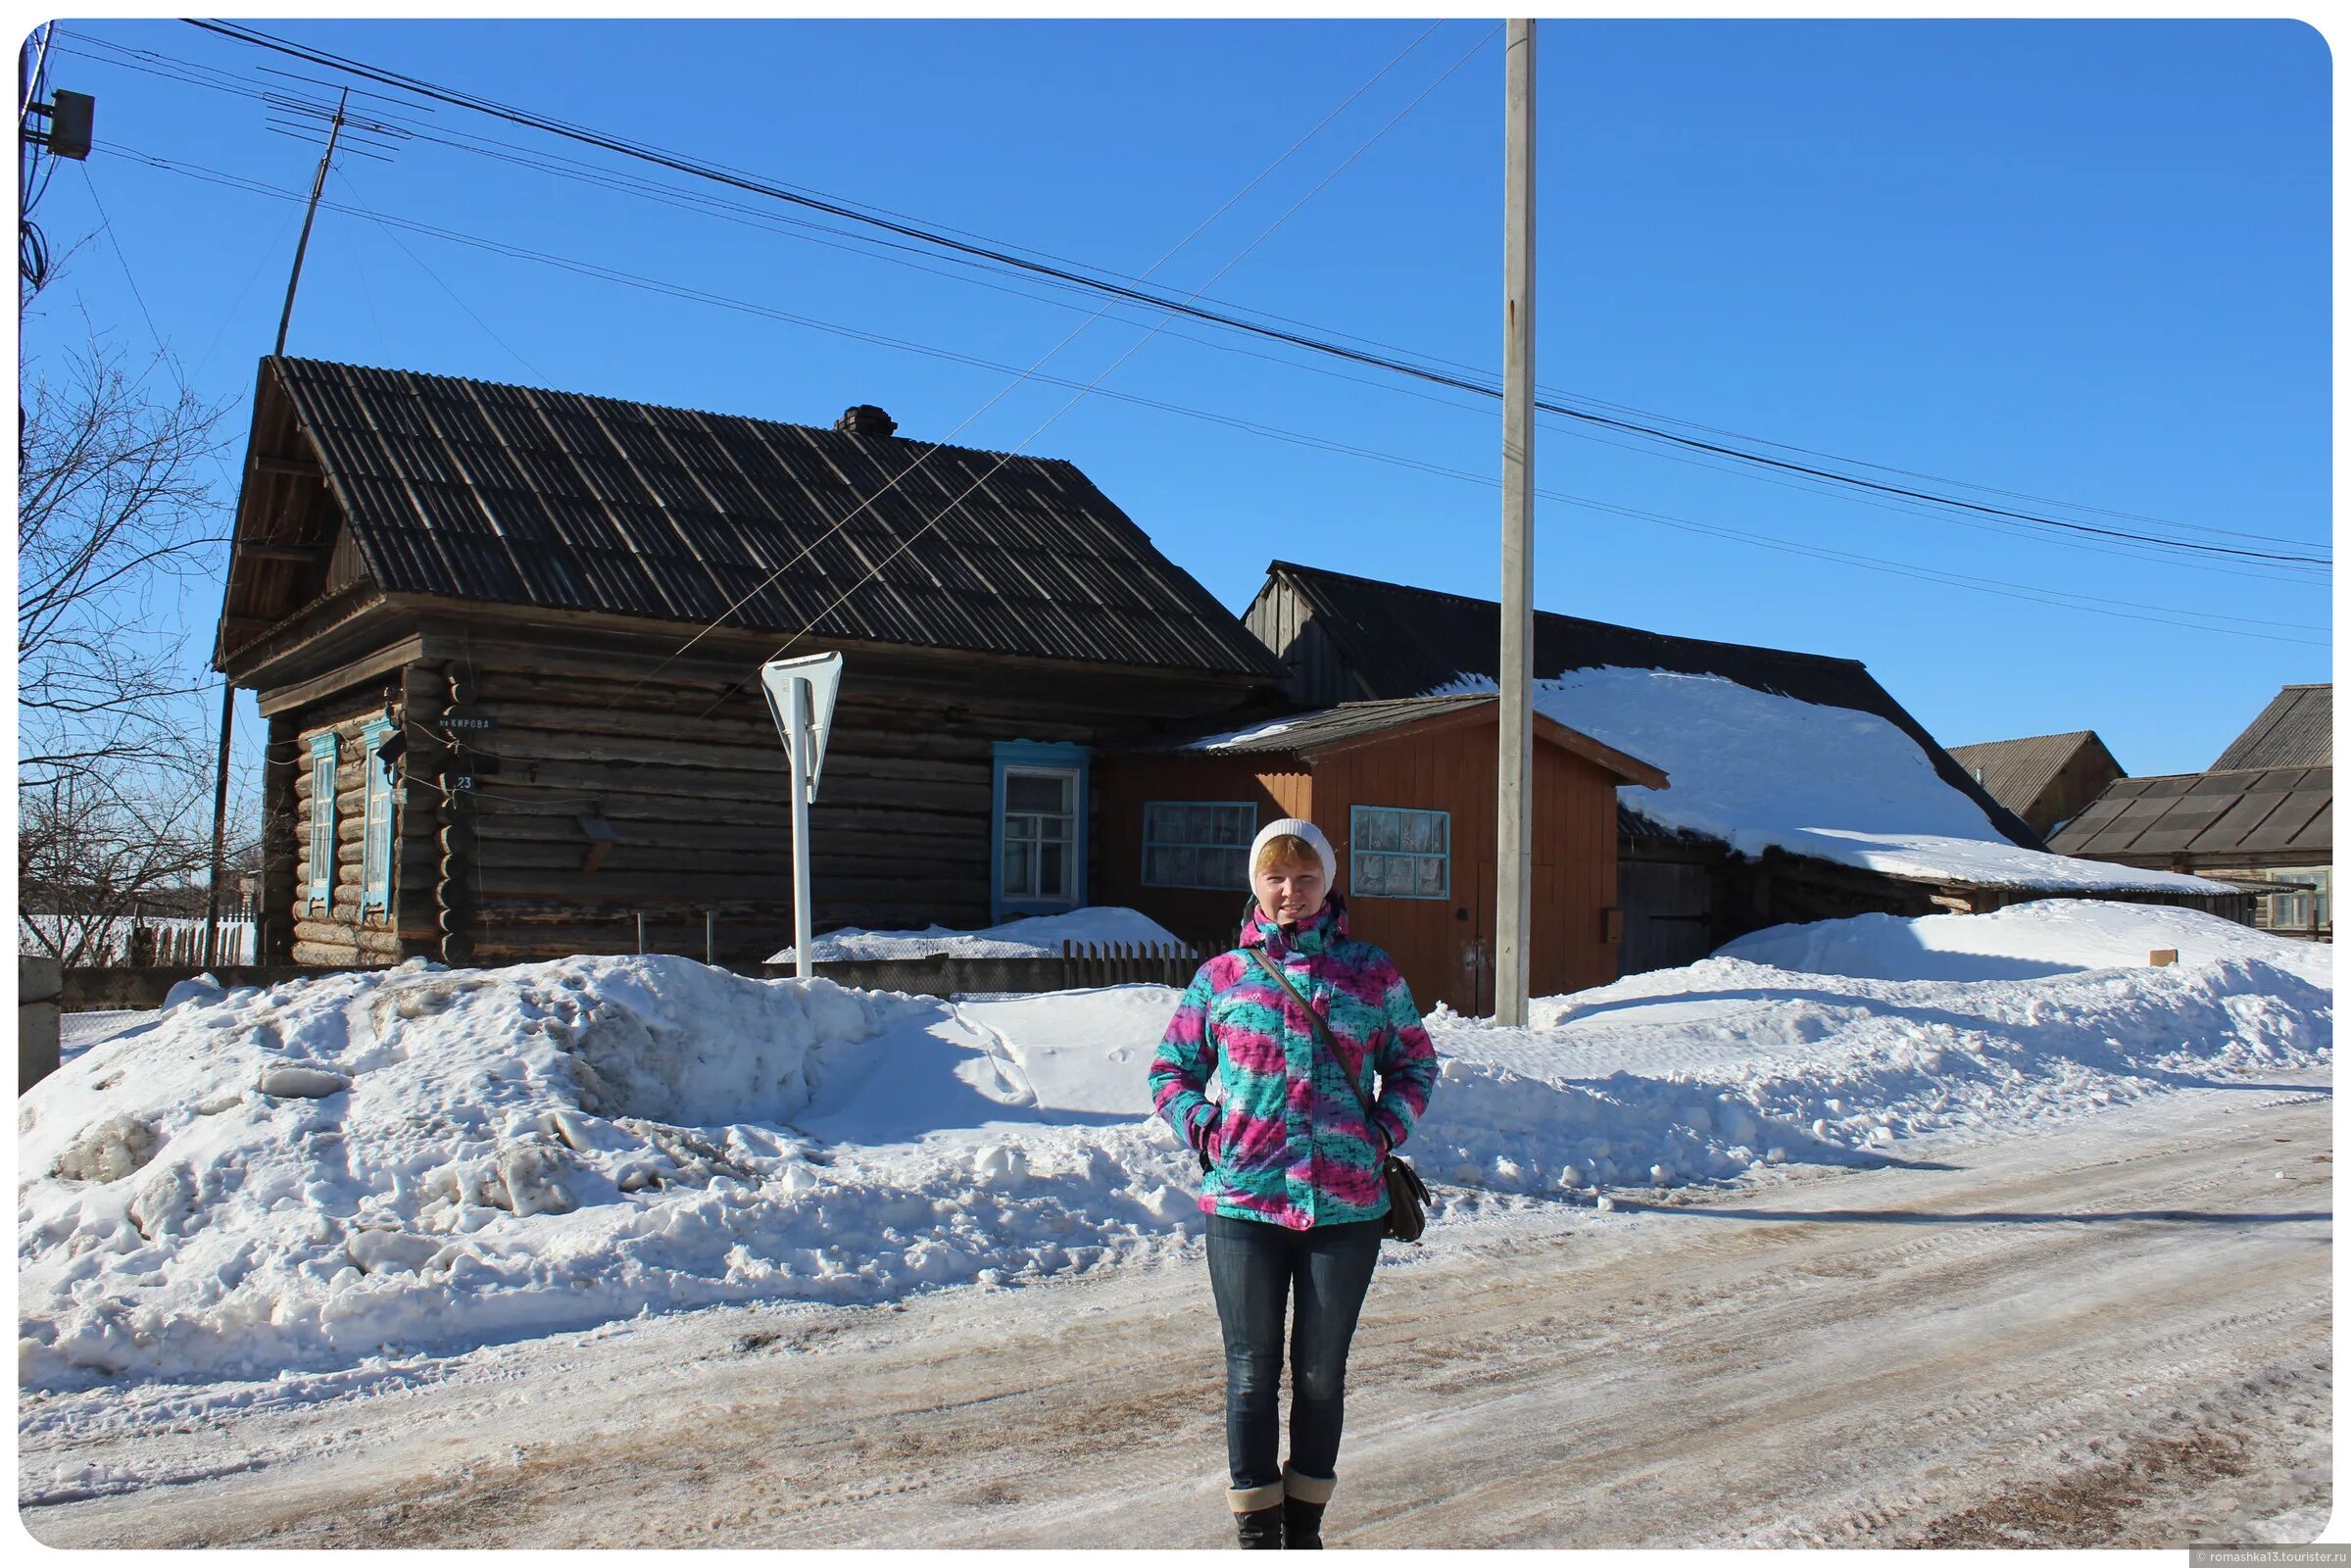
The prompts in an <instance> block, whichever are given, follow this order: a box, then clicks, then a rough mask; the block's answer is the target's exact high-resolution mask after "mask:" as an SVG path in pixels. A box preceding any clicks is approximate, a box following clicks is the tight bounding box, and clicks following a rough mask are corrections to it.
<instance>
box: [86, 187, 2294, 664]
mask: <svg viewBox="0 0 2351 1568" xmlns="http://www.w3.org/2000/svg"><path fill="white" fill-rule="evenodd" d="M111 150H114V151H120V152H123V153H125V154H127V155H128V156H132V157H135V158H138V159H140V160H141V161H143V162H149V163H151V164H154V165H155V167H158V168H160V169H163V170H165V171H166V172H181V173H187V172H189V171H187V170H185V169H182V168H180V167H178V166H174V165H171V164H170V163H168V162H166V161H162V160H156V159H154V158H152V156H151V155H147V154H144V153H139V152H136V151H135V150H133V149H125V148H120V147H117V148H114V149H111ZM213 173H218V172H213ZM192 177H207V176H206V175H201V174H198V175H192ZM215 182H219V183H228V184H230V185H231V186H232V187H234V188H245V189H249V190H251V191H252V192H253V193H254V194H261V195H270V196H276V197H280V198H282V199H286V200H301V199H303V197H302V195H301V194H300V193H296V192H289V191H282V190H277V189H275V188H273V187H269V186H262V185H255V184H252V183H250V182H246V181H244V180H242V179H241V177H239V176H232V175H220V179H219V180H217V181H215ZM334 205H337V206H338V207H340V205H341V204H334ZM348 210H351V211H354V212H356V213H357V215H358V216H362V217H366V218H368V219H370V220H373V221H379V222H384V223H387V224H395V225H399V226H404V227H409V228H411V229H413V230H416V231H418V232H426V233H431V234H434V235H435V236H436V237H441V238H445V239H451V240H453V241H455V242H458V243H472V244H479V245H481V246H482V247H483V248H486V249H491V250H493V251H499V252H502V253H511V252H512V251H513V250H514V248H513V247H508V246H506V245H505V244H504V243H503V242H498V241H482V240H477V239H475V238H474V237H472V236H464V235H458V234H456V233H454V232H453V231H446V230H439V229H436V228H433V227H432V226H431V225H425V224H417V223H414V222H411V221H408V220H403V219H397V218H387V217H385V216H384V215H379V214H376V213H373V212H371V211H368V210H367V209H366V208H364V207H363V208H353V209H348ZM546 259H547V260H550V261H554V262H556V263H557V264H558V265H569V264H568V263H567V262H565V261H564V259H561V258H546ZM579 266H580V267H581V268H587V269H593V268H594V264H579ZM595 270H597V271H599V272H604V271H607V270H603V269H595ZM615 280H620V281H627V282H630V283H631V284H632V285H633V286H642V287H648V288H651V289H653V290H654V291H656V292H660V293H664V294H674V295H680V296H681V297H690V298H693V299H695V300H697V301H698V302H700V303H708V304H713V305H718V306H721V307H722V308H727V309H733V310H739V311H743V312H745V313H748V314H753V315H758V316H762V317H767V318H771V319H780V320H784V321H787V322H788V323H790V324H794V325H801V326H806V327H808V328H810V329H812V330H818V331H825V332H831V333H837V334H839V335H843V336H847V337H851V338H853V339H856V340H858V341H863V342H869V343H873V344H876V345H877V346H883V347H889V348H893V349H897V350H900V351H903V352H907V353H914V354H921V355H925V356H927V357H931V358H936V359H942V360H946V361H949V362H951V363H955V364H961V365H965V366H969V367H972V368H980V369H986V370H990V371H993V372H998V373H1006V374H1016V373H1019V368H1018V367H1014V366H1009V365H1005V364H1004V363H1002V362H998V361H992V360H987V359H983V358H980V357H978V356H974V355H969V354H964V353H961V352H958V351H955V350H952V349H943V348H937V347H933V346H930V345H924V344H919V343H914V342H910V341H908V340H905V339H897V338H887V337H883V336H881V335H880V334H876V333H870V332H866V331H863V330H861V329H858V328H854V327H846V326H841V325H839V324H837V323H831V322H824V321H820V320H817V319H813V318H808V317H802V316H798V315H795V314H793V313H789V312H784V311H779V310H776V309H775V308H773V307H767V306H760V305H757V304H754V303H752V302H748V301H736V300H728V299H726V298H725V297H723V296H716V295H710V294H707V293H704V292H701V291H694V290H688V289H684V288H683V287H682V286H672V285H668V284H663V283H661V282H660V281H659V280H653V279H634V278H621V277H615ZM1030 378H1031V379H1033V380H1036V381H1039V382H1041V383H1044V384H1048V385H1053V386H1057V387H1062V388H1069V389H1083V390H1087V391H1089V392H1090V394H1091V395H1092V396H1095V397H1101V398H1108V399H1112V400H1114V401H1118V402H1122V403H1126V404H1129V405H1132V406H1136V407H1141V408H1148V409H1152V410H1155V411H1159V412H1164V413H1170V414H1176V415H1181V416H1184V417H1191V418H1195V419H1200V420H1203V421H1206V422H1210V423H1214V424H1218V425H1221V426H1224V427H1226V428H1230V429H1235V430H1239V431H1242V432H1244V433H1248V434H1252V435H1256V436H1258V437H1261V438H1264V439H1270V440H1277V441H1281V442H1284V443H1286V444H1291V445H1298V446H1302V447H1306V448H1309V449H1313V450H1319V451H1323V452H1327V453H1330V454H1333V455H1336V456H1344V457H1352V458H1358V459H1365V460H1369V461H1372V462H1377V463H1382V464H1386V465H1388V466H1395V467H1399V468H1403V469H1407V470H1410V471H1415V472H1420V473H1424V474H1428V475H1432V476H1435V477H1441V478H1447V479H1453V480H1456V481H1462V482H1467V483H1472V484H1477V485H1481V486H1485V487H1488V488H1491V487H1493V486H1494V485H1495V484H1497V483H1498V481H1497V480H1495V479H1494V478H1493V477H1492V476H1491V475H1487V474H1481V473H1473V472H1470V471H1468V470H1465V469H1458V468H1452V467H1448V466H1445V465H1442V464H1437V463H1434V462H1430V461H1427V460H1424V459H1418V458H1413V457H1410V456H1407V455H1403V454H1398V453H1396V452H1393V451H1383V450H1377V449H1373V448H1369V447H1363V446H1357V445H1352V444H1349V443H1347V442H1342V441H1337V440H1334V439H1331V438H1328V437H1322V436H1316V435H1312V434H1309V433H1306V432H1301V431H1297V430H1291V429H1285V428H1283V427H1281V426H1277V425H1270V424H1267V423H1265V422H1264V421H1262V420H1258V419H1251V418H1245V417H1239V416H1234V415H1228V414H1222V413H1218V412H1215V411H1211V410H1206V409H1200V408H1196V407H1190V406H1187V405H1184V404H1179V403H1174V402H1170V401H1168V400H1165V399H1159V398H1152V397H1149V396H1146V395H1143V394H1139V393H1133V392H1124V391H1119V390H1116V389H1112V388H1108V387H1102V386H1100V385H1094V386H1092V387H1090V388H1086V387H1084V384H1082V383H1079V382H1077V381H1074V380H1071V379H1068V378H1065V377H1059V376H1053V375H1050V374H1047V373H1044V372H1042V371H1038V372H1034V373H1032V374H1031V377H1030ZM1537 494H1538V495H1539V496H1541V497H1543V499H1545V500H1551V501H1558V502H1562V503H1565V504H1569V505H1576V506H1584V507H1589V508H1592V509H1593V510H1599V511H1609V512H1614V513H1616V514H1617V515H1627V516H1633V517H1637V518H1639V519H1641V520H1646V521H1652V522H1656V523H1658V524H1659V525H1661V526H1677V525H1678V526H1682V527H1684V528H1686V529H1688V530H1691V531H1703V530H1705V529H1707V528H1710V527H1716V526H1717V525H1712V524H1703V523H1696V522H1692V521H1690V519H1687V518H1669V515H1667V514H1662V513H1655V512H1646V511H1642V510H1641V509H1636V508H1630V507H1626V506H1623V505H1622V504H1620V503H1614V502H1606V501H1601V500H1598V499H1595V498H1591V497H1583V496H1576V495H1571V494H1569V493H1567V492H1563V491H1557V490H1548V489H1542V488H1539V489H1538V491H1537ZM1722 533H1723V536H1725V537H1736V538H1739V540H1740V541H1741V542H1744V543H1748V544H1752V545H1756V546H1758V547H1759V548H1765V549H1773V550H1778V551H1781V552H1784V553H1790V554H1797V555H1807V554H1813V553H1814V552H1815V551H1817V550H1824V549H1830V548H1833V547H1822V546H1811V545H1806V544H1803V543H1801V542H1798V541H1794V540H1788V539H1785V538H1782V537H1779V536H1775V535H1766V534H1755V533H1742V532H1740V531H1739V530H1722ZM2075 548H2086V549H2096V548H2098V547H2095V546H2076V547H2075ZM804 555H805V552H804ZM1840 555H1841V557H1842V558H1844V559H1845V564H1855V565H1868V566H1872V567H1874V568H1879V569H1885V570H1888V571H1891V572H1893V573H1894V574H1896V575H1912V576H1916V575H1918V574H1920V573H1938V574H1940V578H1941V579H1942V580H1949V579H1954V578H1958V577H1960V576H1961V574H1956V573H1948V572H1944V571H1943V569H1942V568H1938V567H1930V566H1923V565H1919V564H1915V563H1903V562H1896V561H1890V560H1887V559H1886V558H1883V557H1868V556H1862V555H1860V554H1859V553H1856V552H1841V553H1840ZM794 559H795V560H798V559H800V558H798V557H796V558H794ZM2199 570H2200V571H2204V572H2214V573H2222V574H2226V575H2232V576H2240V577H2251V578H2253V579H2254V580H2257V581H2263V582H2271V583H2281V584H2282V583H2290V582H2291V581H2294V580H2307V579H2282V578H2278V577H2274V576H2270V575H2267V574H2264V573H2262V572H2259V571H2254V570H2244V569H2238V568H2233V567H2229V566H2222V565H2210V564H2207V565H2203V566H2200V567H2199ZM1971 584H1983V585H1986V589H1988V588H1991V587H1996V588H2004V589H2009V590H2013V591H2014V592H2011V593H2009V594H2006V595H2003V597H2018V596H2019V595H2033V594H2042V593H2051V592H2054V591H2053V590H2047V589H2045V588H2043V587H2040V586H2037V585H2033V584H2027V583H2016V582H2012V581H2009V580H2006V579H2000V578H1968V579H1966V580H1965V581H1951V582H1950V585H1952V586H1961V587H1967V586H1970V585H1971ZM2312 585H2313V586H2316V584H2315V583H2313V584H2312ZM1986 589H1977V590H1974V591H1986ZM2070 599H2071V600H2073V601H2078V602H2069V603H2068V604H2067V605H2066V607H2065V608H2071V609H2082V610H2090V611H2092V612H2093V613H2107V612H2104V611H2101V610H2098V609H2097V606H2099V605H2122V606H2126V607H2128V608H2131V609H2135V610H2142V611H2150V612H2156V613H2163V614H2167V615H2184V616H2204V617H2206V618H2208V619H2228V620H2234V621H2238V622H2241V623H2243V624H2247V625H2255V626H2271V627H2275V628H2278V629H2285V630H2313V631H2323V630H2326V629H2327V628H2326V627H2324V626H2316V625H2310V624H2307V623H2302V622H2292V621H2278V620H2265V619H2259V618H2256V617H2250V616H2226V615H2219V614H2216V613H2210V612H2204V611H2197V610H2192V609H2189V608H2187V607H2184V606H2168V605H2147V604H2141V603H2136V602H2133V601H2128V600H2117V599H2114V598H2112V597H2111V596H2103V595H2102V596H2096V597H2095V598H2094V600H2093V599H2092V597H2091V596H2070ZM2043 602H2051V601H2046V600H2044V601H2043ZM2125 618H2132V619H2142V618H2146V617H2143V616H2130V617H2125ZM2162 623H2163V624H2171V625H2177V626H2179V627H2180V628H2181V629H2184V630H2193V631H2214V632H2222V633H2224V634H2229V635H2245V634H2243V633H2231V632H2229V628H2226V627H2221V626H2212V625H2206V624H2203V623H2201V622H2200V621H2197V620H2167V621H2164V622H2162ZM2284 640H2287V641H2298V639H2284ZM646 678H647V679H651V678H652V677H651V676H648V677H646Z"/></svg>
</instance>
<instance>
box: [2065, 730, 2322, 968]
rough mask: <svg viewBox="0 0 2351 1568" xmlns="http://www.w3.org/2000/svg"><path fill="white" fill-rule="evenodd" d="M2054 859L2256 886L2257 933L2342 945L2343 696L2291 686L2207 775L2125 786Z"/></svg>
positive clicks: (2113, 788) (2069, 832)
mask: <svg viewBox="0 0 2351 1568" xmlns="http://www.w3.org/2000/svg"><path fill="white" fill-rule="evenodd" d="M2052 848H2055V849H2057V850H2059V851H2060V852H2062V853H2064V854H2067V855H2078V856H2083V857H2086V858H2091V859H2099V860H2111V861H2113V862H2115V863H2117V864H2120V865H2137V866H2161V867H2163V868H2165V869H2167V870H2175V871H2188V872H2193V873H2195V874H2196V875H2199V876H2206V877H2214V878H2219V879H2222V880H2227V881H2232V882H2239V883H2245V884H2250V885H2252V886H2254V887H2256V888H2258V887H2259V886H2260V885H2262V884H2264V883H2288V884H2298V885H2297V886H2293V887H2291V888H2289V889H2288V890H2286V891H2282V892H2278V893H2272V894H2267V895H2264V896H2262V897H2260V898H2259V899H2258V900H2257V901H2256V902H2255V907H2254V922H2255V923H2256V924H2258V925H2263V926H2267V927H2269V928H2271V929H2273V930H2276V931H2278V932H2279V933H2280V934H2283V935H2287V936H2302V937H2310V938H2314V939H2317V940H2323V941H2332V940H2333V936H2334V908H2333V883H2334V688H2333V687H2332V686H2331V685H2326V684H2320V685H2309V686H2287V687H2285V688H2283V689H2282V690H2280V691H2279V692H2278V695H2277V696H2276V697H2275V698H2273V699H2272V700H2271V702H2270V705H2269V707H2267V708H2265V709H2263V710H2262V711H2261V715H2260V716H2259V717H2258V718H2256V719H2254V720H2253V722H2252V723H2250V724H2248V725H2247V726H2245V731H2244V733H2243V734H2241V735H2239V736H2238V737H2237V738H2236V739H2235V740H2233V741H2231V742H2229V745H2228V746H2227V747H2226V748H2225V749H2224V750H2223V751H2222V753H2221V755H2220V756H2219V757H2218V758H2215V759H2214V760H2213V764H2212V766H2211V767H2210V768H2208V769H2206V770H2205V771H2204V772H2201V773H2173V774H2166V775H2164V776H2162V777H2158V778H2126V779H2118V780H2116V781H2115V782H2114V783H2112V784H2110V785H2108V786H2107V787H2106V790H2105V792H2104V793H2103V794H2101V795H2100V796H2099V797H2098V799H2097V800H2096V801H2094V802H2092V803H2091V804H2090V805H2089V806H2088V807H2086V808H2085V809H2083V810H2082V814H2081V815H2079V816H2077V817H2075V818H2074V820H2073V821H2071V822H2069V823H2067V824H2066V825H2065V827H2064V828H2062V829H2060V830H2059V832H2058V833H2057V835H2056V839H2055V842H2054V843H2053V845H2052Z"/></svg>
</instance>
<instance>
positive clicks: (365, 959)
mask: <svg viewBox="0 0 2351 1568" xmlns="http://www.w3.org/2000/svg"><path fill="white" fill-rule="evenodd" d="M389 695H390V694H389V693H387V692H386V691H385V690H383V689H382V688H381V686H380V685H378V686H376V687H373V688H371V689H370V690H369V692H368V693H367V696H365V697H362V696H361V695H359V694H357V693H354V694H352V695H350V696H347V697H344V698H342V699H340V700H339V701H329V702H326V703H321V704H318V705H317V706H315V707H313V708H311V709H309V710H305V711H300V712H298V713H292V714H279V715H277V716H276V717H274V718H272V719H271V721H270V740H271V742H272V743H273V745H274V744H276V743H278V742H279V741H280V738H281V736H283V735H285V734H287V733H289V732H290V735H291V740H292V763H293V777H292V779H291V780H289V781H287V785H286V786H285V788H286V789H287V791H288V792H289V793H290V794H291V796H292V801H293V811H292V827H293V843H292V845H291V846H290V851H291V853H290V854H288V853H287V849H286V848H285V847H279V848H276V849H275V851H274V854H275V857H276V858H277V860H278V862H279V863H280V864H282V863H284V862H285V861H288V860H290V861H291V863H292V867H293V875H292V878H291V880H290V881H282V880H281V881H277V882H275V883H274V884H273V883H272V878H271V870H270V864H269V861H270V858H271V852H269V851H266V852H265V855H264V870H263V886H264V892H265V898H266V899H267V898H271V897H274V898H278V899H282V900H283V901H284V902H282V903H271V904H268V905H266V907H267V909H268V910H269V914H266V915H265V917H264V924H265V930H267V927H268V923H269V919H270V917H271V916H273V915H275V913H276V912H277V911H278V910H281V909H282V910H287V911H290V915H291V920H290V925H291V935H292V943H291V946H290V952H291V956H292V958H293V960H294V961H295V962H296V963H308V964H333V965H338V966H341V967H345V968H359V967H366V966H368V965H373V964H389V963H397V962H399V961H400V960H401V959H403V958H405V957H408V956H410V951H409V950H408V949H407V948H405V947H403V945H402V943H401V935H400V932H399V930H398V927H397V920H396V915H397V911H398V909H399V907H400V898H401V890H402V888H403V887H404V886H406V884H407V883H408V882H409V880H410V879H411V877H412V876H413V875H414V874H415V868H414V867H412V866H411V865H410V864H409V863H408V862H407V861H406V859H405V858H403V857H402V855H401V854H400V852H399V848H398V846H399V845H400V826H401V820H402V818H403V816H405V814H406V812H405V810H404V809H403V808H402V805H401V800H400V793H401V792H400V790H399V788H398V787H397V779H396V780H395V788H394V790H393V796H392V811H393V829H394V831H393V843H394V846H395V851H394V856H393V863H392V907H391V909H389V910H386V909H369V910H367V911H366V912H365V916H364V918H363V914H362V910H361V907H360V894H361V888H362V877H363V875H364V867H363V858H364V857H365V855H366V843H365V840H366V832H367V818H366V814H365V813H366V805H367V760H366V758H365V757H364V756H363V754H362V751H361V743H360V732H361V728H362V726H363V725H365V724H366V723H367V720H368V719H369V718H372V717H374V716H375V715H377V714H379V713H382V712H383V711H385V710H386V708H387V707H394V705H393V704H391V703H389V702H387V697H388V696H389ZM394 711H395V714H397V709H396V707H395V708H394ZM281 726H282V728H281ZM327 730H332V731H333V732H334V736H335V795H334V843H335V848H334V864H333V867H332V869H331V871H330V872H329V874H328V877H327V885H328V887H329V888H330V889H331V890H332V891H331V907H318V906H314V905H313V903H312V902H311V898H310V889H311V882H312V878H313V874H314V873H313V868H312V864H311V813H312V810H313V809H314V807H315V805H316V803H315V802H314V800H313V798H312V797H313V794H314V791H313V789H312V785H311V750H310V748H311V738H312V737H313V736H315V735H318V734H321V733H324V732H325V731H327ZM273 760H274V758H273ZM264 799H265V803H267V801H268V799H269V780H268V779H267V778H266V777H265V780H264ZM266 944H267V938H266V937H265V949H266ZM265 956H266V951H265Z"/></svg>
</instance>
